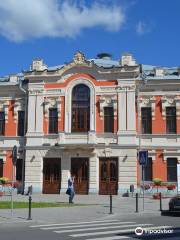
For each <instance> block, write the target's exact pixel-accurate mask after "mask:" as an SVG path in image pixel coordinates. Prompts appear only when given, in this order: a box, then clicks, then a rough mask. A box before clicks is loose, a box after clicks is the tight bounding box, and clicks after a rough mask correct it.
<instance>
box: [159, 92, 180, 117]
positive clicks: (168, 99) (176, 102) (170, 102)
mask: <svg viewBox="0 0 180 240" xmlns="http://www.w3.org/2000/svg"><path fill="white" fill-rule="evenodd" d="M161 103H162V117H163V120H166V107H176V116H177V119H180V96H174V95H170V96H163V97H162V98H161Z"/></svg>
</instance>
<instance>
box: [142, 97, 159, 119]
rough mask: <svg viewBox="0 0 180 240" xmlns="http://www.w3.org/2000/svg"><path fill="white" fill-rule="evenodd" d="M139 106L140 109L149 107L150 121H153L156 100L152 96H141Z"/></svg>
mask: <svg viewBox="0 0 180 240" xmlns="http://www.w3.org/2000/svg"><path fill="white" fill-rule="evenodd" d="M139 105H140V108H143V107H150V108H151V112H152V119H153V120H154V119H155V108H156V98H155V97H154V96H141V97H140V99H139ZM140 115H141V111H140Z"/></svg>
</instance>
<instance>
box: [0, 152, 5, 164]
mask: <svg viewBox="0 0 180 240" xmlns="http://www.w3.org/2000/svg"><path fill="white" fill-rule="evenodd" d="M0 158H1V159H2V160H3V163H5V162H6V151H0Z"/></svg>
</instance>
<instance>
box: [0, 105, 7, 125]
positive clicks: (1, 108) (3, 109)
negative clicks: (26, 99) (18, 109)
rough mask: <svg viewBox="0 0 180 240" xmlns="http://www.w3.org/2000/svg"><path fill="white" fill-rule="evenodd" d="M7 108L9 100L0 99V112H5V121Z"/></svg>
mask: <svg viewBox="0 0 180 240" xmlns="http://www.w3.org/2000/svg"><path fill="white" fill-rule="evenodd" d="M8 108H9V101H8V100H0V112H4V113H5V121H6V122H7V121H8Z"/></svg>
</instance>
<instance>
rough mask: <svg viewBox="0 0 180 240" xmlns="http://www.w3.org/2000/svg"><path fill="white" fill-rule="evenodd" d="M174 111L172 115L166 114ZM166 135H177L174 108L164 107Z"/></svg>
mask: <svg viewBox="0 0 180 240" xmlns="http://www.w3.org/2000/svg"><path fill="white" fill-rule="evenodd" d="M172 109H173V110H175V111H174V114H172V112H173V111H172V112H171V113H168V111H170V110H172ZM166 133H167V134H176V133H177V123H176V107H175V106H173V107H166Z"/></svg>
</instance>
